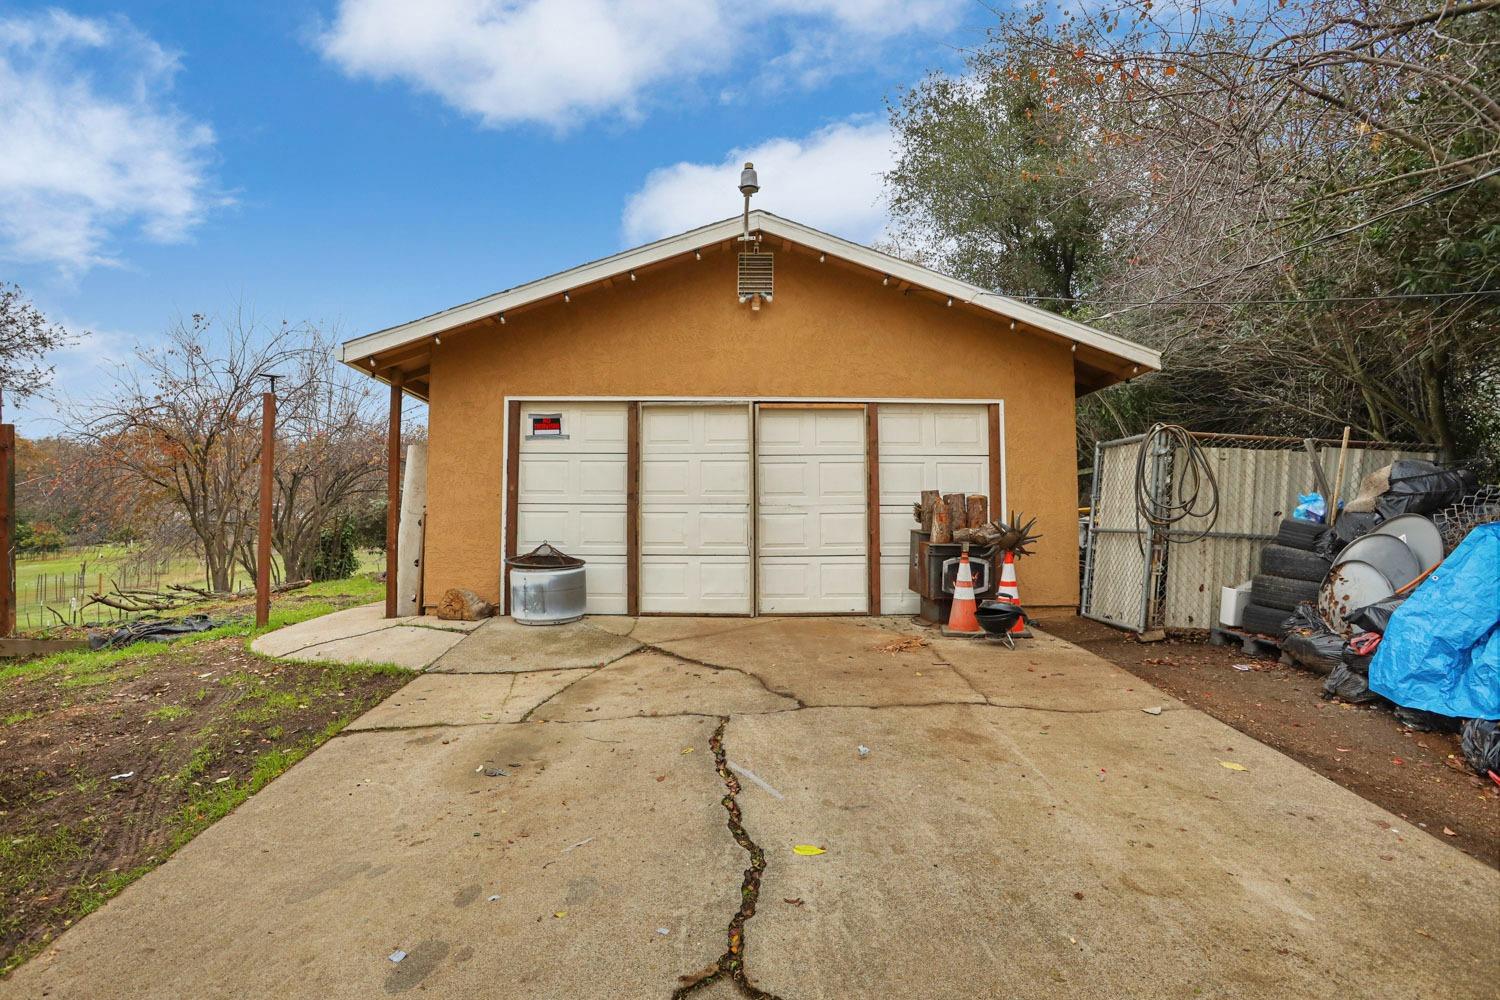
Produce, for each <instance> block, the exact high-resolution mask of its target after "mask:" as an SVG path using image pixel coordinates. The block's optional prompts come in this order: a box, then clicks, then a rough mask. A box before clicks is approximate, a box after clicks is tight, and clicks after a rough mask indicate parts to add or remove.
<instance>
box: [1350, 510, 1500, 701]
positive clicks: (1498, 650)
mask: <svg viewBox="0 0 1500 1000" xmlns="http://www.w3.org/2000/svg"><path fill="white" fill-rule="evenodd" d="M1370 689H1371V690H1372V691H1375V692H1377V693H1379V694H1382V695H1384V696H1385V697H1387V698H1389V699H1390V700H1391V701H1394V702H1395V703H1396V704H1398V705H1405V706H1407V707H1408V708H1420V709H1422V710H1423V711H1427V712H1436V713H1438V714H1439V715H1449V716H1454V717H1456V718H1460V719H1500V524H1484V525H1480V526H1479V527H1477V528H1475V529H1474V530H1473V531H1471V532H1469V537H1467V538H1465V539H1464V540H1463V542H1462V543H1461V544H1460V545H1459V546H1458V548H1456V549H1454V550H1453V553H1452V554H1451V555H1450V556H1448V558H1447V559H1446V560H1444V562H1443V564H1442V565H1441V566H1439V567H1438V568H1437V569H1435V570H1433V572H1432V575H1431V576H1429V577H1428V578H1427V579H1426V580H1424V581H1422V583H1421V584H1420V585H1419V586H1418V587H1417V589H1416V590H1415V591H1414V592H1413V593H1412V595H1411V596H1410V597H1409V598H1407V599H1406V601H1405V602H1404V603H1403V604H1402V605H1401V606H1400V607H1399V608H1397V609H1396V613H1395V614H1394V615H1392V616H1391V621H1390V624H1389V625H1388V626H1387V627H1386V632H1385V637H1384V638H1383V639H1381V640H1380V646H1379V648H1378V649H1377V650H1376V651H1375V658H1374V659H1373V660H1371V661H1370Z"/></svg>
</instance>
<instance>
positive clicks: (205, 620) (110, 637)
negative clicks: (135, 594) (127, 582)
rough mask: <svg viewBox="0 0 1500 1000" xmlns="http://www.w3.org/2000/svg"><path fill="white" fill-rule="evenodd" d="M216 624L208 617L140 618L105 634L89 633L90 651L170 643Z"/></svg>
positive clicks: (216, 623)
mask: <svg viewBox="0 0 1500 1000" xmlns="http://www.w3.org/2000/svg"><path fill="white" fill-rule="evenodd" d="M218 625H219V623H218V622H216V621H214V620H213V619H211V618H209V617H208V615H184V616H183V617H181V618H142V619H140V620H139V621H133V622H131V623H130V624H128V625H124V626H121V627H120V628H117V629H112V630H110V631H107V632H90V633H89V648H90V649H113V648H115V647H117V646H128V645H130V644H131V643H133V642H171V641H172V640H174V639H180V638H182V637H183V636H185V635H191V634H192V633H194V632H207V631H208V630H209V629H211V628H216V627H217V626H218Z"/></svg>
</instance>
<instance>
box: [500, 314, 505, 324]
mask: <svg viewBox="0 0 1500 1000" xmlns="http://www.w3.org/2000/svg"><path fill="white" fill-rule="evenodd" d="M500 325H501V326H504V325H505V313H501V314H500Z"/></svg>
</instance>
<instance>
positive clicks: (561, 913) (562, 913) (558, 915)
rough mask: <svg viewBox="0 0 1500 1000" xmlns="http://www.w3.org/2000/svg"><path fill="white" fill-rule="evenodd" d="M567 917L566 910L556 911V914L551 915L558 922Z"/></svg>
mask: <svg viewBox="0 0 1500 1000" xmlns="http://www.w3.org/2000/svg"><path fill="white" fill-rule="evenodd" d="M567 915H568V911H567V910H558V911H557V912H556V913H554V914H552V916H553V917H555V918H556V919H558V920H561V919H562V918H563V917H566V916H567Z"/></svg>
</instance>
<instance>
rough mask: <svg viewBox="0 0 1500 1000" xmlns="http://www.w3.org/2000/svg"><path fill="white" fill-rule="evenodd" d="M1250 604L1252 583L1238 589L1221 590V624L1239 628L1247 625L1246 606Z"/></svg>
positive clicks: (1227, 588) (1247, 581)
mask: <svg viewBox="0 0 1500 1000" xmlns="http://www.w3.org/2000/svg"><path fill="white" fill-rule="evenodd" d="M1249 603H1250V581H1249V580H1246V581H1245V582H1244V583H1242V584H1240V585H1239V586H1238V587H1220V588H1219V624H1220V625H1225V626H1228V627H1229V628H1239V627H1240V626H1241V625H1243V624H1244V623H1245V605H1247V604H1249Z"/></svg>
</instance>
